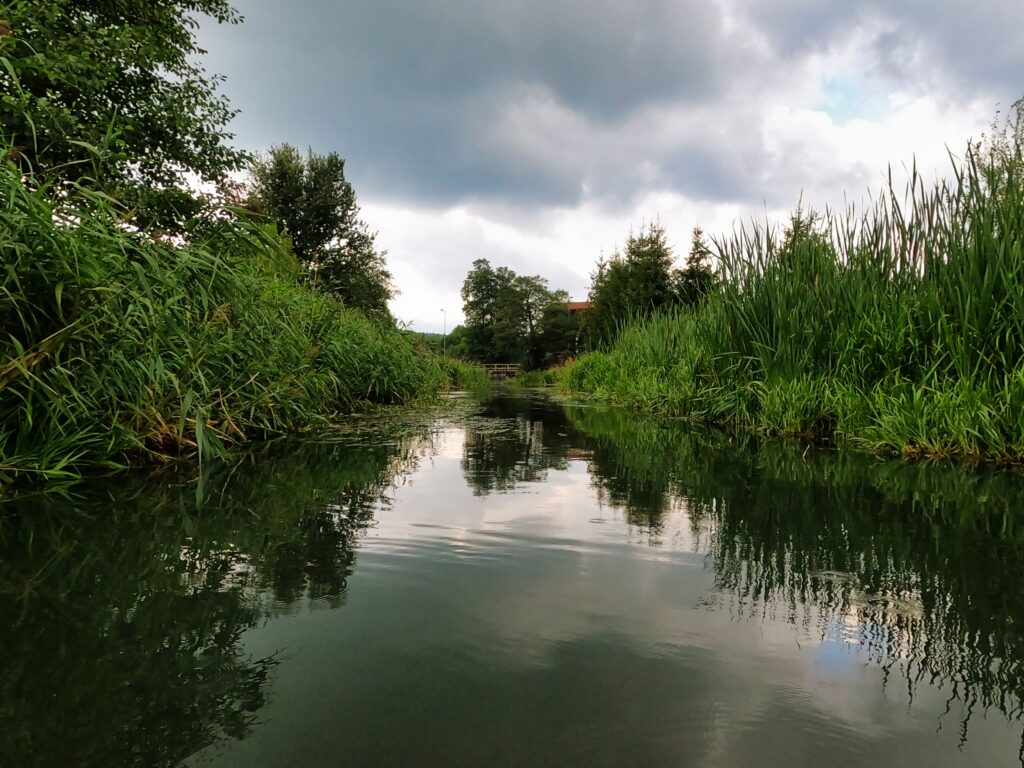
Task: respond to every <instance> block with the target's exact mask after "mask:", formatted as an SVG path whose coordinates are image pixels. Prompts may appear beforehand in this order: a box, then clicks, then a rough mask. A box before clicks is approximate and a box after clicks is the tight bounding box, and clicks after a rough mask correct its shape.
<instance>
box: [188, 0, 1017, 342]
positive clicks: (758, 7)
mask: <svg viewBox="0 0 1024 768" xmlns="http://www.w3.org/2000/svg"><path fill="white" fill-rule="evenodd" d="M234 5H235V7H236V8H237V9H238V10H239V11H240V12H241V13H242V14H243V15H244V16H245V22H244V23H243V24H241V25H239V26H236V27H224V26H217V25H204V26H203V27H202V29H201V34H200V43H201V45H203V47H204V48H206V49H207V50H208V51H209V53H208V55H207V56H206V60H205V64H206V66H207V68H208V69H209V70H211V71H213V72H218V73H221V74H223V75H225V76H226V77H227V80H226V83H225V84H224V86H223V90H224V92H225V93H226V94H227V95H228V96H229V97H230V99H231V101H232V103H233V105H234V106H235V107H236V108H238V109H239V110H241V114H240V115H239V116H238V117H237V118H236V120H235V122H234V124H233V126H232V128H233V130H234V132H235V134H236V143H237V144H238V145H240V146H242V147H244V148H246V149H251V150H263V149H266V148H268V147H269V146H271V145H272V144H276V143H281V142H288V143H291V144H294V145H296V146H299V147H302V148H305V147H312V148H313V149H314V150H315V151H317V152H328V151H337V152H339V153H340V154H341V155H342V156H343V157H345V158H346V161H347V165H346V170H347V175H348V178H349V180H350V181H351V182H352V183H353V184H354V185H355V188H356V191H357V193H358V195H359V198H360V202H361V204H362V207H363V214H364V218H365V219H366V220H367V221H368V222H369V223H370V225H371V227H372V228H374V229H376V230H377V231H378V232H379V236H378V244H379V245H381V246H382V247H383V248H385V249H387V251H388V261H389V265H390V267H391V270H392V272H393V273H394V275H395V278H396V282H397V285H398V288H399V290H400V291H401V294H400V295H399V296H398V298H396V299H395V301H394V302H393V303H392V309H393V311H394V312H395V315H396V316H397V317H398V318H399V319H400V320H403V321H405V322H411V323H412V324H413V327H414V328H417V329H419V330H440V329H441V325H442V314H441V309H442V308H443V309H445V310H447V317H448V327H449V328H451V327H452V325H453V324H454V323H455V322H458V321H459V320H460V319H461V317H462V312H461V308H462V300H461V298H460V297H459V288H460V286H461V283H462V279H463V277H464V276H465V274H466V271H467V270H468V269H469V266H470V264H471V262H472V261H473V260H474V259H477V258H481V257H484V258H488V259H490V260H491V262H492V263H493V264H495V265H507V266H510V267H512V268H513V269H515V270H516V271H518V272H526V273H535V274H541V275H543V276H544V277H546V278H547V279H548V280H549V282H550V284H551V286H552V287H553V288H565V289H567V290H569V291H570V293H572V294H573V296H574V297H579V298H582V297H584V296H585V294H586V290H587V285H588V284H589V274H590V271H591V270H592V268H593V265H594V262H595V260H596V259H597V258H598V257H599V256H600V255H601V254H602V253H605V254H607V253H610V252H611V251H613V250H614V249H615V248H616V246H617V245H618V244H620V243H621V242H622V241H623V240H624V238H625V236H626V235H627V234H628V232H629V230H630V227H631V226H637V225H639V224H641V223H642V222H644V221H647V220H651V219H652V218H655V217H660V219H661V222H662V224H663V225H664V226H665V228H666V229H667V231H668V234H669V237H670V239H671V241H672V243H673V244H674V246H675V248H676V251H677V253H679V254H681V255H682V254H685V252H686V250H687V248H688V245H689V236H690V230H691V228H692V227H693V225H694V224H696V223H700V224H701V225H702V226H703V227H704V228H705V229H706V230H707V231H709V232H710V233H712V234H716V233H725V232H728V231H729V230H731V229H732V227H733V226H734V223H736V222H741V221H743V220H749V219H750V218H751V217H758V218H761V219H763V218H765V217H768V218H772V219H777V218H779V217H782V216H784V215H785V214H786V212H787V211H788V210H790V209H791V208H792V207H793V206H794V205H795V204H796V202H797V201H798V200H799V199H800V197H801V195H802V196H803V199H804V201H805V202H807V203H810V204H813V205H814V206H815V207H824V206H825V205H833V206H836V205H842V204H843V201H844V194H845V198H846V199H850V200H860V199H862V198H863V197H864V195H865V194H866V193H867V192H868V191H872V190H876V189H877V188H878V187H879V185H880V184H881V183H882V180H883V178H884V175H885V171H886V168H887V166H889V165H890V164H892V165H894V166H896V167H897V170H898V168H899V167H900V166H902V165H905V164H908V163H909V162H910V161H911V160H913V159H915V158H916V160H917V163H918V166H919V167H921V168H924V169H925V170H926V171H929V172H945V170H946V168H947V166H948V159H947V154H946V153H947V148H949V149H950V150H953V151H956V152H959V151H960V150H962V148H963V146H964V144H965V142H966V140H967V139H968V137H971V136H978V135H980V134H981V133H982V132H984V131H985V130H986V128H987V126H988V125H989V124H990V123H991V121H992V118H993V116H994V114H995V111H996V110H997V109H1002V110H1003V111H1004V112H1005V111H1006V109H1007V108H1008V107H1009V106H1010V105H1011V104H1012V103H1013V102H1014V101H1015V100H1016V99H1018V98H1020V97H1021V96H1024V45H1021V43H1020V35H1021V32H1022V31H1024V21H1022V19H1024V4H1022V0H898V1H896V0H858V1H857V2H849V0H631V1H630V2H625V1H624V0H615V1H614V2H612V1H611V0H586V1H584V0H492V1H491V2H482V1H481V0H346V1H345V2H342V1H340V0H334V1H332V0H290V2H287V3H282V2H280V1H279V0H277V1H275V2H270V0H235V2H234Z"/></svg>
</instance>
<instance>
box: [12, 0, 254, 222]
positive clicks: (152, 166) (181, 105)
mask: <svg viewBox="0 0 1024 768" xmlns="http://www.w3.org/2000/svg"><path fill="white" fill-rule="evenodd" d="M197 15H205V16H208V17H210V18H212V19H214V20H216V21H218V22H221V23H235V22H237V21H238V20H239V17H238V15H237V14H236V13H235V12H234V11H233V10H232V9H231V7H230V5H229V4H228V3H227V2H226V0H169V1H166V2H165V1H161V2H147V1H146V0H119V1H118V2H108V1H106V0H47V2H39V0H7V1H6V2H0V20H3V21H4V22H5V25H4V30H5V32H4V33H2V34H0V63H2V66H0V93H2V96H0V124H2V125H3V126H4V133H5V134H6V139H7V140H8V141H9V142H10V145H9V146H7V147H5V153H6V154H7V156H8V157H9V158H11V159H13V160H15V161H16V162H17V163H18V164H19V166H20V167H21V169H22V170H23V171H25V172H29V173H31V174H32V175H33V176H34V178H36V179H38V180H40V182H41V183H42V184H43V185H44V186H47V187H48V188H49V189H51V190H52V191H54V192H59V191H63V190H64V184H63V183H64V182H74V181H77V180H78V179H80V178H81V177H83V176H85V175H90V174H91V175H96V176H97V177H96V178H94V179H93V182H94V183H99V184H101V185H102V187H103V188H104V189H105V190H106V191H107V192H109V193H110V194H114V195H116V196H117V197H119V198H120V199H121V200H122V201H123V202H124V203H125V205H126V206H127V207H129V208H134V209H135V214H136V215H137V216H138V217H139V218H140V220H141V222H142V224H143V225H144V226H146V225H151V224H155V225H157V226H161V227H168V228H169V227H179V226H181V225H182V224H183V223H184V222H185V221H186V220H187V219H188V218H189V217H190V216H191V215H193V214H194V213H195V212H196V211H197V210H198V208H199V206H200V203H199V202H198V201H197V200H196V199H195V197H194V195H193V194H191V193H190V192H188V191H187V190H186V188H185V187H184V186H183V184H182V183H181V178H182V174H184V173H192V174H195V175H196V176H198V177H199V178H200V179H202V180H204V181H207V182H214V183H221V182H224V181H225V179H226V175H227V173H228V172H229V171H233V170H237V169H239V168H240V167H241V166H242V164H243V162H244V159H245V156H244V155H243V154H242V153H240V152H238V151H237V150H234V149H232V148H230V147H229V146H227V144H226V143H225V139H227V138H229V134H228V133H227V132H226V131H225V126H226V125H227V123H228V122H229V120H230V119H231V117H232V116H233V114H234V113H233V112H232V111H231V110H230V108H229V106H228V104H227V101H226V99H224V98H223V97H222V96H219V95H218V94H217V93H216V84H217V78H215V77H210V76H208V75H207V74H206V73H205V72H204V71H203V69H202V68H201V66H200V65H199V64H198V62H197V57H198V56H199V54H201V53H202V51H200V49H199V48H198V46H197V45H196V39H195V29H196V26H197V24H198V20H197V18H196V17H197ZM97 152H99V153H100V154H101V155H102V156H103V160H104V162H103V163H102V165H101V166H99V167H98V168H97V167H96V166H94V163H93V160H94V157H95V154H96V153H97ZM97 170H99V171H101V174H98V175H97V174H96V171H97Z"/></svg>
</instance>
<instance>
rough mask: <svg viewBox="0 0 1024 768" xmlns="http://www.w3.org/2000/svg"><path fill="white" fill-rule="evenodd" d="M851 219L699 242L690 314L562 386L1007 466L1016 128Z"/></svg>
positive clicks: (1021, 379) (1021, 190) (634, 327)
mask: <svg viewBox="0 0 1024 768" xmlns="http://www.w3.org/2000/svg"><path fill="white" fill-rule="evenodd" d="M1021 114H1022V109H1021V105H1018V110H1017V118H1016V120H1014V121H1012V122H1011V123H1010V124H1009V125H1008V126H1007V127H1006V129H1005V130H1002V131H1000V132H999V133H997V134H996V135H995V138H994V139H990V140H989V141H988V142H987V143H986V144H985V145H982V144H972V145H971V146H970V147H969V149H968V151H967V153H966V154H965V156H964V157H963V158H962V159H956V158H951V161H952V171H953V172H952V174H951V176H950V177H949V178H948V179H940V180H939V181H937V182H935V183H934V184H932V185H928V184H925V183H924V182H923V180H922V177H921V175H920V174H919V173H918V171H917V169H916V168H911V170H910V174H909V181H908V182H907V185H906V187H905V188H900V187H898V185H897V184H896V183H895V182H894V181H893V179H892V176H891V174H890V182H889V185H888V188H887V189H885V190H884V192H883V193H882V194H881V195H879V196H878V197H877V198H876V199H875V200H874V201H873V203H872V204H871V205H870V207H869V208H868V210H866V211H864V212H860V213H859V212H857V211H856V210H854V209H852V208H851V209H849V210H848V211H846V212H843V213H835V212H831V211H828V212H825V213H824V214H821V215H818V214H815V213H814V212H811V211H805V210H802V209H798V210H797V211H796V213H795V214H794V215H793V217H792V219H791V220H790V222H789V225H788V226H787V227H785V228H784V229H783V230H782V231H781V232H780V231H779V230H778V229H777V228H774V227H772V226H769V225H767V224H759V223H755V224H753V225H750V226H745V227H740V228H738V229H737V230H736V231H735V232H734V233H733V234H732V235H730V236H728V237H725V238H721V239H718V240H716V241H715V250H716V252H717V258H718V262H719V265H720V273H721V278H722V279H721V284H720V287H719V290H718V291H717V293H716V295H715V296H713V297H712V298H711V299H710V300H709V301H708V302H707V303H706V304H705V305H704V306H703V307H701V308H698V309H697V310H695V311H679V310H672V311H668V312H665V313H662V314H661V315H660V316H657V317H654V318H653V319H649V320H645V321H639V322H634V323H632V324H630V325H628V326H627V327H626V328H625V329H624V330H623V331H622V332H621V334H620V335H619V337H618V340H617V342H616V344H615V345H614V346H613V347H612V348H611V349H610V350H608V351H607V352H595V353H591V354H589V355H585V356H583V357H582V358H581V359H580V360H578V361H577V363H576V364H575V365H574V366H573V368H572V369H571V370H570V371H569V373H568V374H567V376H566V386H568V387H569V388H570V389H575V390H580V391H591V392H594V393H597V394H599V395H602V396H605V397H607V398H609V399H612V400H617V401H621V402H624V403H627V404H630V405H633V406H635V407H637V408H640V409H644V410H650V411H655V412H660V413H666V414H672V415H680V416H686V417H689V418H691V419H694V420H702V421H711V422H719V423H728V424H733V425H738V426H743V427H750V428H754V429H757V430H760V431H764V432H771V433H785V434H813V435H819V436H826V437H836V438H840V439H845V440H848V441H850V442H853V443H856V444H859V445H862V446H866V447H869V448H872V449H876V450H880V451H886V452H894V453H900V454H904V455H911V456H919V455H930V456H946V455H958V456H967V457H985V458H989V459H995V460H1017V459H1020V458H1021V457H1022V456H1024V331H1022V328H1024V153H1022V148H1024V131H1022V130H1021V126H1022V125H1024V122H1022V118H1021Z"/></svg>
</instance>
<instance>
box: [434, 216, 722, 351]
mask: <svg viewBox="0 0 1024 768" xmlns="http://www.w3.org/2000/svg"><path fill="white" fill-rule="evenodd" d="M717 281H718V277H717V275H716V273H715V270H714V268H713V267H712V264H711V249H710V248H709V247H708V244H707V241H706V238H705V235H704V232H703V230H702V229H701V228H700V227H699V226H698V227H694V229H693V235H692V243H691V247H690V252H689V254H688V256H687V258H686V261H685V264H684V265H683V266H682V267H677V266H676V258H675V255H674V253H673V251H672V247H671V246H670V245H669V243H668V238H667V236H666V233H665V229H664V228H663V227H662V226H661V224H660V223H651V224H645V225H643V226H642V227H641V228H640V230H639V231H638V232H630V233H629V236H628V238H627V240H626V245H625V247H624V248H623V250H622V251H621V252H620V251H616V252H615V253H613V254H612V256H611V257H609V258H607V259H605V258H601V259H599V260H598V262H597V267H596V269H595V271H594V272H593V274H592V275H591V285H590V289H589V291H588V304H589V307H588V308H587V309H585V310H582V311H575V312H573V311H570V309H569V294H568V292H567V291H564V290H550V289H549V288H548V284H547V280H545V279H544V278H543V277H541V276H539V275H529V276H527V275H519V274H516V273H515V272H514V271H513V270H511V269H510V268H508V267H497V268H495V267H492V266H491V263H490V261H488V260H487V259H477V260H476V261H474V262H473V266H472V268H471V269H470V271H469V273H468V274H467V275H466V279H465V281H464V282H463V284H462V300H463V313H464V315H465V318H466V320H465V324H464V325H458V326H456V327H455V328H454V329H452V332H451V334H450V335H448V337H447V350H448V354H451V355H453V356H456V357H462V358H465V359H468V360H472V361H475V362H481V363H519V364H520V365H523V366H524V367H525V368H526V369H528V370H529V369H535V368H546V367H550V366H552V365H556V364H558V363H562V362H564V361H565V360H567V359H571V358H573V357H575V356H576V355H578V354H580V353H582V352H584V351H587V350H588V349H592V348H595V347H598V346H604V345H607V344H609V343H611V342H612V341H613V340H614V339H615V337H616V336H617V335H618V333H619V330H620V329H621V328H622V327H623V325H625V324H626V323H627V322H629V321H631V320H633V319H636V318H639V317H646V316H649V315H651V314H653V313H654V312H657V311H660V310H663V309H666V308H669V307H694V306H697V305H699V304H700V303H702V302H703V301H704V300H705V299H706V298H707V296H708V295H709V294H711V293H712V292H713V291H714V290H715V288H716V285H717Z"/></svg>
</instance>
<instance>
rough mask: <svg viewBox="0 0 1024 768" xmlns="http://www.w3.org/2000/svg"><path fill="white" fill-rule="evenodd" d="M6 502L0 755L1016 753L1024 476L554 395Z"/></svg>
mask: <svg viewBox="0 0 1024 768" xmlns="http://www.w3.org/2000/svg"><path fill="white" fill-rule="evenodd" d="M194 475H195V472H194V471H192V472H190V473H188V475H187V476H186V477H184V478H182V477H180V474H179V475H174V474H167V473H161V474H158V475H157V476H156V477H150V478H147V479H145V480H143V479H139V480H131V479H124V478H117V479H115V480H113V481H109V480H108V481H102V482H98V483H96V484H95V485H94V486H93V487H91V488H89V489H87V490H85V491H78V492H76V494H75V495H74V496H73V497H72V498H68V499H57V498H42V497H35V498H27V499H24V500H22V501H19V502H18V503H17V504H9V505H7V506H5V507H3V508H0V512H2V514H3V515H4V517H3V520H2V527H0V533H2V539H0V611H2V613H0V615H2V616H3V617H4V618H3V622H4V625H3V626H4V628H3V635H2V641H0V651H2V660H0V665H2V667H0V685H2V691H0V693H2V697H3V698H2V700H0V733H2V735H0V763H2V764H3V765H10V766H30V765H41V766H78V765H82V766H105V767H107V766H119V765H140V766H177V765H188V766H244V767H245V768H259V767H261V766H282V767H287V768H296V767H297V766H304V767H305V766H309V767H311V768H319V767H320V766H513V765H515V766H533V765H550V766H576V765H579V766H604V765H607V766H627V765H633V766H715V767H717V766H766V765H767V766H821V765H837V766H839V765H841V766H1019V765H1021V758H1020V750H1021V734H1022V725H1024V717H1022V712H1021V697H1022V694H1024V687H1022V684H1024V668H1022V662H1024V475H1022V474H1021V473H1020V472H995V471H987V470H978V469H970V468H964V467H935V466H931V467H929V466H922V465H908V464H899V463H895V462H884V461H880V460H877V459H873V458H869V457H865V456H861V455H858V454H855V453H853V452H848V451H838V452H837V451H832V450H826V449H817V448H811V449H809V450H808V449H807V447H806V446H805V445H801V444H799V443H797V442H795V441H793V442H785V441H755V440H752V439H748V438H740V437H730V436H729V435H728V434H724V433H717V432H694V431H692V430H687V429H684V428H682V427H679V426H674V425H672V424H669V423H666V422H654V421H647V420H643V419H640V418H637V417H633V416H629V415H628V414H626V413H624V412H622V411H617V410H614V409H606V408H601V407H597V406H592V405H586V404H578V405H566V404H560V403H558V402H556V401H555V400H553V399H552V398H550V397H548V396H546V395H544V394H543V393H526V394H522V395H510V394H500V393H499V394H496V395H494V396H492V397H491V398H490V399H489V400H487V401H485V402H477V401H473V400H470V399H465V400H461V401H459V402H457V403H455V404H453V405H451V406H450V407H446V408H444V409H442V410H440V411H437V412H432V413H428V414H423V413H408V412H405V413H400V414H392V415H387V416H383V417H381V416H375V417H373V418H360V419H354V420H352V422H351V423H349V424H345V425H342V426H341V427H339V428H338V429H337V430H334V431H332V432H331V433H330V434H327V435H325V436H323V437H322V438H320V439H318V440H317V441H315V442H309V441H307V442H303V443H301V444H295V445H290V446H289V445H275V446H273V447H272V448H270V449H267V450H264V451H262V452H260V453H259V454H256V455H253V456H251V457H247V458H246V459H245V460H244V461H242V462H241V463H240V464H239V465H238V466H234V467H227V468H219V469H216V470H213V471H210V472H208V473H207V474H206V475H205V476H203V477H202V479H201V481H197V480H196V479H195V477H194Z"/></svg>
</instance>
